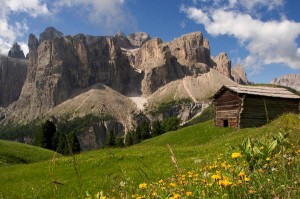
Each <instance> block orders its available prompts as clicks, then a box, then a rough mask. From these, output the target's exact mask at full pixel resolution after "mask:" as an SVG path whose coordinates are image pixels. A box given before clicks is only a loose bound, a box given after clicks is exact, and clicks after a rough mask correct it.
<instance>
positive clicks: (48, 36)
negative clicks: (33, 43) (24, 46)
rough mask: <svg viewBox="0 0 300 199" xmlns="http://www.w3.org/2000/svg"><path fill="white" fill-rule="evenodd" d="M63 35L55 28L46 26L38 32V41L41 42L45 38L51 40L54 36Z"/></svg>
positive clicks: (60, 36)
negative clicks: (42, 30)
mask: <svg viewBox="0 0 300 199" xmlns="http://www.w3.org/2000/svg"><path fill="white" fill-rule="evenodd" d="M63 35H64V34H63V33H62V32H60V31H58V30H56V29H55V28H53V27H48V28H46V29H45V31H44V32H42V33H41V34H40V40H39V43H42V42H43V41H45V40H52V39H55V38H62V37H63Z"/></svg>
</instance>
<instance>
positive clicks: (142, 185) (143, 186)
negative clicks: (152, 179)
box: [139, 183, 147, 189]
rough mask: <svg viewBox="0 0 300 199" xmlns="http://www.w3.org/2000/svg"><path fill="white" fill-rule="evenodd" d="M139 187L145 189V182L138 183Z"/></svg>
mask: <svg viewBox="0 0 300 199" xmlns="http://www.w3.org/2000/svg"><path fill="white" fill-rule="evenodd" d="M139 188H140V189H146V188H147V183H141V184H140V185H139Z"/></svg>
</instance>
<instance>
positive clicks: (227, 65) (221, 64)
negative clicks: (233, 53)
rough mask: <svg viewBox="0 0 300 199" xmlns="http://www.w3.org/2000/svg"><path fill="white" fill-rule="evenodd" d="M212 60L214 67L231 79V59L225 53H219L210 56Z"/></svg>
mask: <svg viewBox="0 0 300 199" xmlns="http://www.w3.org/2000/svg"><path fill="white" fill-rule="evenodd" d="M212 60H213V61H214V68H215V69H217V70H218V71H219V72H220V73H221V74H223V75H225V76H227V77H229V78H230V79H233V78H232V76H231V61H230V59H229V57H228V56H227V54H226V53H224V52H222V53H220V54H219V55H218V56H217V57H216V58H212Z"/></svg>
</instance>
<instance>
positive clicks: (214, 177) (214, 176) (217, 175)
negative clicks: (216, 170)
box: [211, 174, 221, 180]
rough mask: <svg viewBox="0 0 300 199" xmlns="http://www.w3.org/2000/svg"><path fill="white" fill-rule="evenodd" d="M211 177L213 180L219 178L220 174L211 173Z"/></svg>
mask: <svg viewBox="0 0 300 199" xmlns="http://www.w3.org/2000/svg"><path fill="white" fill-rule="evenodd" d="M211 178H212V179H214V180H220V179H221V176H220V175H219V174H215V175H212V176H211Z"/></svg>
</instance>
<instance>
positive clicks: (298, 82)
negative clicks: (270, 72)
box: [270, 74, 300, 92]
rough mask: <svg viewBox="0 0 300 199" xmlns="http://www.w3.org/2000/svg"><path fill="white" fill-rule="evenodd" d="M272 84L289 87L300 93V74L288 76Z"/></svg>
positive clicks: (279, 78)
mask: <svg viewBox="0 0 300 199" xmlns="http://www.w3.org/2000/svg"><path fill="white" fill-rule="evenodd" d="M270 84H275V85H280V86H287V87H290V88H293V89H295V90H297V91H298V92H300V74H286V75H283V76H281V77H277V78H275V79H273V80H272V81H271V82H270Z"/></svg>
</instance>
